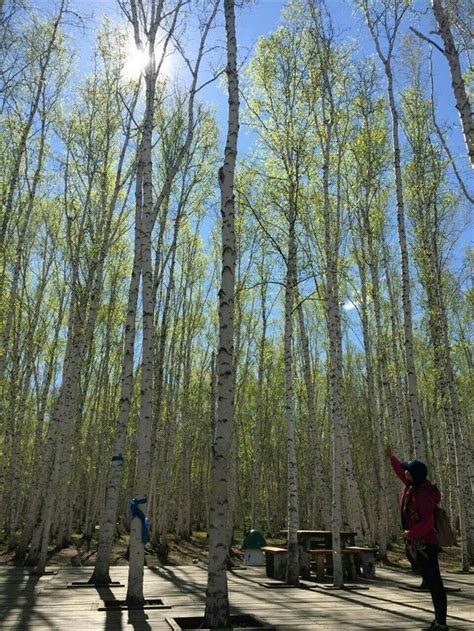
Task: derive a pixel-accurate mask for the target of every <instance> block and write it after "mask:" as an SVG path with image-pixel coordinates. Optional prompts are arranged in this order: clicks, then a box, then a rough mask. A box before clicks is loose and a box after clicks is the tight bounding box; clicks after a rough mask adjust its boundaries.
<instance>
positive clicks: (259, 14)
mask: <svg viewBox="0 0 474 631" xmlns="http://www.w3.org/2000/svg"><path fill="white" fill-rule="evenodd" d="M191 1H192V0H191ZM33 4H34V5H35V6H36V7H38V8H41V9H43V10H44V11H45V12H49V11H50V10H51V7H52V0H33ZM285 4H286V2H284V1H282V0H255V2H254V3H249V4H248V5H247V6H246V7H245V8H243V9H237V14H236V17H237V19H236V23H237V35H238V45H239V49H240V58H241V59H245V58H246V57H247V56H248V55H250V54H251V53H252V50H253V48H254V46H255V43H256V42H257V40H258V38H259V37H261V36H262V35H267V34H269V33H270V32H271V31H273V30H274V29H275V28H276V27H277V26H278V23H279V19H280V13H281V10H282V8H283V7H284V6H285ZM429 4H430V3H429V2H428V1H427V0H417V1H415V2H414V3H413V6H414V8H416V9H424V8H426V7H427V6H429ZM327 6H328V9H329V11H330V12H331V15H332V17H333V21H334V24H335V27H336V31H337V32H339V34H340V37H341V39H345V38H348V39H351V40H353V41H355V42H356V43H357V45H358V46H359V47H360V51H361V54H362V55H364V54H373V53H374V47H373V44H372V41H371V38H370V36H369V33H368V29H367V27H366V26H365V24H364V20H363V18H362V16H361V15H360V14H359V13H358V12H354V10H353V6H352V3H351V2H350V1H349V0H327ZM71 7H72V9H74V10H76V11H77V12H78V13H79V14H81V15H83V16H86V17H87V18H88V19H87V20H86V29H85V32H82V31H80V30H78V29H73V30H70V31H69V32H70V37H71V40H72V42H73V44H74V47H75V48H76V50H77V53H78V57H79V62H78V71H79V73H80V74H82V73H87V72H88V71H89V69H90V59H91V54H92V49H93V44H94V33H95V29H96V28H97V26H99V25H100V23H101V20H102V18H103V16H104V15H106V16H108V17H109V18H110V19H112V20H113V21H115V20H117V21H122V19H123V18H122V17H121V12H120V9H119V7H118V4H117V2H116V0H71ZM221 22H222V20H221ZM410 23H412V24H416V26H417V28H419V30H421V31H422V32H424V33H426V34H428V33H429V31H430V30H432V29H433V22H432V17H431V11H428V12H425V15H417V16H415V15H411V16H409V18H408V20H407V21H406V23H405V28H404V30H407V29H408V25H409V24H410ZM216 35H217V34H216ZM223 38H224V33H223V32H222V33H220V34H219V36H218V39H219V43H222V44H223V43H224V39H223ZM434 63H435V73H436V78H435V79H436V88H437V99H438V108H439V116H440V119H441V120H446V121H447V122H449V123H450V124H451V125H452V126H453V131H452V137H451V139H450V140H451V146H452V148H453V150H454V151H455V153H456V154H457V155H458V156H459V158H460V159H459V167H460V168H461V169H462V171H463V173H464V174H465V175H466V176H467V177H470V175H471V172H470V171H471V170H470V168H469V165H468V162H467V158H466V157H465V151H464V145H463V140H462V136H461V133H460V129H459V124H458V117H457V112H456V110H455V104H454V98H453V95H452V90H451V85H450V80H449V72H448V65H447V62H446V60H445V59H444V58H443V57H442V56H441V54H440V53H439V52H438V51H435V52H434ZM201 96H202V97H204V98H205V99H206V100H208V101H209V102H211V103H212V104H213V105H214V106H215V107H216V112H217V116H218V119H219V121H221V122H223V123H225V117H226V96H225V94H224V93H223V91H222V87H221V86H219V85H217V84H216V85H213V86H211V87H209V88H208V89H206V90H204V91H203V92H202V93H201ZM221 127H222V128H224V127H225V126H224V125H221ZM240 145H241V146H240V153H241V155H242V152H244V153H245V151H246V150H247V148H248V146H247V143H246V141H245V136H244V135H243V136H242V137H241V139H240Z"/></svg>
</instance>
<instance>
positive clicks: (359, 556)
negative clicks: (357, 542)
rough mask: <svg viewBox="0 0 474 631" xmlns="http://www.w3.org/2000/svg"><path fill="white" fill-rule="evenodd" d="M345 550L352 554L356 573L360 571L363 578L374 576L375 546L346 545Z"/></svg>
mask: <svg viewBox="0 0 474 631" xmlns="http://www.w3.org/2000/svg"><path fill="white" fill-rule="evenodd" d="M345 550H346V551H348V552H350V553H353V554H354V556H355V564H356V570H357V572H358V573H359V572H360V573H361V574H362V576H363V577H364V578H375V555H376V553H377V548H364V547H361V546H348V547H347V548H345ZM343 551H344V550H343Z"/></svg>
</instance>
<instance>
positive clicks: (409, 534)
mask: <svg viewBox="0 0 474 631" xmlns="http://www.w3.org/2000/svg"><path fill="white" fill-rule="evenodd" d="M386 451H387V456H389V458H390V464H391V465H392V469H393V470H394V471H395V473H396V474H397V476H398V477H399V478H400V480H401V481H402V482H403V484H404V485H405V488H404V489H403V493H402V497H401V500H400V508H401V514H402V525H403V530H404V533H405V537H406V546H407V554H409V555H410V556H411V557H412V558H414V559H415V560H416V564H417V566H418V567H419V568H420V570H421V574H422V576H423V583H424V584H425V585H426V586H427V587H428V588H429V590H430V593H431V598H432V600H433V607H434V610H435V616H436V619H435V620H434V621H433V622H432V624H431V626H430V627H428V630H427V631H434V630H435V629H436V630H441V629H443V630H446V629H448V627H447V625H446V610H447V600H446V591H445V589H444V585H443V580H442V578H441V574H440V571H439V564H438V552H439V545H438V538H437V536H436V531H435V527H434V526H435V522H434V509H435V507H436V506H437V504H439V502H440V501H441V494H440V492H439V491H438V489H437V488H436V486H435V485H434V484H432V483H431V482H430V481H429V480H428V479H427V475H428V469H427V468H426V465H425V464H424V463H423V462H420V460H410V461H409V462H400V461H399V460H398V458H395V456H394V455H393V454H392V450H391V448H390V447H389V446H387V450H386Z"/></svg>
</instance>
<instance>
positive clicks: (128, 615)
mask: <svg viewBox="0 0 474 631" xmlns="http://www.w3.org/2000/svg"><path fill="white" fill-rule="evenodd" d="M127 573H128V568H127V567H126V566H120V567H113V568H111V575H112V578H113V580H117V581H121V582H122V583H123V584H124V585H126V580H127ZM89 576H90V568H85V567H80V568H62V569H59V571H58V573H57V574H56V575H55V576H44V577H41V578H39V577H37V576H32V575H30V574H29V572H28V571H27V570H26V569H23V568H13V567H3V568H0V603H1V607H0V629H2V631H4V630H5V631H6V630H11V631H13V630H16V631H28V630H31V631H43V630H46V629H48V630H58V631H86V630H87V631H91V630H94V631H99V630H102V631H122V630H128V629H133V630H134V631H165V630H167V631H169V626H168V625H167V623H166V620H165V618H166V617H170V616H173V617H179V616H201V615H202V614H203V612H204V604H205V586H206V579H207V572H206V570H205V569H203V568H202V567H197V566H174V567H147V568H145V571H144V577H145V583H144V590H145V596H146V597H148V598H163V599H165V600H166V602H167V603H168V604H169V605H171V607H172V608H171V609H145V610H141V611H137V610H135V611H120V610H107V611H99V610H98V609H99V606H100V605H102V603H103V601H105V600H114V599H120V600H123V599H125V596H126V587H116V586H112V587H106V588H104V587H101V588H89V589H67V584H68V583H69V582H72V581H87V579H88V578H89ZM264 578H265V571H264V569H263V568H248V569H247V570H245V571H237V570H235V571H231V572H229V573H228V579H229V594H230V602H231V609H232V613H250V614H252V613H253V614H254V615H257V616H258V617H259V618H261V619H263V620H265V621H266V622H268V623H269V624H272V625H274V626H275V627H276V629H277V630H278V631H321V630H326V631H339V630H340V631H342V630H345V631H347V630H351V631H352V630H354V631H355V630H357V629H371V630H372V631H375V630H377V631H382V630H385V629H386V630H389V629H392V630H395V629H397V630H405V629H406V630H407V631H408V630H411V631H414V630H417V629H422V628H423V627H426V626H428V624H429V623H430V622H431V620H432V618H433V616H432V606H431V602H430V595H429V594H427V593H425V592H421V593H420V592H412V591H408V590H406V589H404V587H406V586H407V585H408V586H410V585H412V586H414V585H416V584H417V583H418V579H417V578H416V577H413V576H411V575H407V574H405V573H402V572H400V573H399V572H396V571H393V570H387V569H383V568H382V569H378V570H377V579H376V580H375V581H373V582H370V583H368V586H369V589H368V590H367V589H366V590H361V591H330V590H324V589H321V586H318V585H316V584H312V585H311V586H310V588H306V589H266V588H265V587H262V586H261V585H259V582H261V581H262V580H263V579H264ZM445 580H446V583H447V585H448V587H452V588H454V587H456V588H458V589H459V588H460V589H461V591H460V592H453V593H450V594H449V596H448V598H449V614H450V616H449V622H450V628H451V629H452V630H453V631H468V630H469V629H474V605H473V603H474V575H473V574H470V575H463V576H457V575H446V576H445ZM307 587H308V586H307Z"/></svg>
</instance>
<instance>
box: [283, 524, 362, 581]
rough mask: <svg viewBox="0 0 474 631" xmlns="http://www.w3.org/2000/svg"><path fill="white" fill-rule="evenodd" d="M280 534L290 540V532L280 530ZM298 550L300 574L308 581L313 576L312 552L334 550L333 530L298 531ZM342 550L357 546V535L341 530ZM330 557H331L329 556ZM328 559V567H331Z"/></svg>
mask: <svg viewBox="0 0 474 631" xmlns="http://www.w3.org/2000/svg"><path fill="white" fill-rule="evenodd" d="M280 534H281V535H284V536H285V537H287V538H288V530H280ZM296 534H297V537H298V549H299V557H300V574H301V577H302V578H305V579H308V578H310V575H311V558H312V555H311V550H326V551H327V550H332V531H331V530H297V532H296ZM340 536H341V548H349V547H351V546H354V545H355V537H356V533H355V532H351V531H348V530H341V533H340ZM328 556H329V555H328ZM331 561H332V560H331V559H329V558H328V566H329V567H330V566H331Z"/></svg>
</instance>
